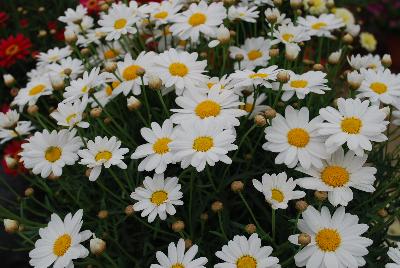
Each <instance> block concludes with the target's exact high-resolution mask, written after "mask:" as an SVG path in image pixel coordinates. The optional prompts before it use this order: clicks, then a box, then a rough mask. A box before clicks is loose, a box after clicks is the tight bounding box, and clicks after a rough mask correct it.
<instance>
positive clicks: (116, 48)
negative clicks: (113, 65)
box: [97, 41, 125, 61]
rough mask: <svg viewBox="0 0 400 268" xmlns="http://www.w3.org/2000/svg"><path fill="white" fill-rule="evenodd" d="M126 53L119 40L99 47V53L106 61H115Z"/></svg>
mask: <svg viewBox="0 0 400 268" xmlns="http://www.w3.org/2000/svg"><path fill="white" fill-rule="evenodd" d="M124 53H125V51H124V49H123V47H122V46H121V44H120V42H118V41H112V42H111V41H110V42H107V44H106V45H103V44H102V45H100V46H98V47H97V55H99V57H100V59H102V60H105V61H115V60H117V59H119V58H120V57H121V55H123V54H124Z"/></svg>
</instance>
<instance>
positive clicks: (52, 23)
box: [47, 20, 57, 30]
mask: <svg viewBox="0 0 400 268" xmlns="http://www.w3.org/2000/svg"><path fill="white" fill-rule="evenodd" d="M47 28H49V30H57V21H54V20H51V21H49V22H48V23H47Z"/></svg>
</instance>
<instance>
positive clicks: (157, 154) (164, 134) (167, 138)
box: [131, 119, 174, 174]
mask: <svg viewBox="0 0 400 268" xmlns="http://www.w3.org/2000/svg"><path fill="white" fill-rule="evenodd" d="M140 133H141V134H142V137H143V138H144V139H145V140H146V141H147V142H148V143H146V144H143V145H140V146H138V147H137V148H136V150H135V152H134V153H133V154H132V155H131V158H132V159H139V158H143V157H145V158H144V159H143V161H142V162H140V164H139V166H138V171H144V170H146V171H151V170H154V171H155V172H156V173H157V174H160V173H163V172H164V171H165V170H166V169H167V165H168V164H171V163H172V160H173V154H172V152H171V150H170V148H169V144H170V142H172V141H173V140H174V127H173V125H172V122H171V120H169V119H167V120H165V121H164V122H163V124H162V126H160V125H159V124H157V123H155V122H152V123H151V129H150V128H147V127H144V128H142V129H141V130H140Z"/></svg>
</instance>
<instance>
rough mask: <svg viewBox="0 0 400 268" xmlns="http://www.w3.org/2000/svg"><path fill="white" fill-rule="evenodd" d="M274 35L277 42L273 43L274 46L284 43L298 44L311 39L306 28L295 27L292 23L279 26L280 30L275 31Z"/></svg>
mask: <svg viewBox="0 0 400 268" xmlns="http://www.w3.org/2000/svg"><path fill="white" fill-rule="evenodd" d="M273 35H274V37H275V40H274V41H272V42H273V43H274V44H278V43H283V44H285V45H287V44H293V43H295V44H298V43H301V42H304V41H308V40H310V38H311V37H310V35H309V34H308V32H307V31H306V29H305V28H304V27H302V26H294V25H293V24H291V23H290V24H287V25H281V26H279V27H278V29H276V30H274V33H273Z"/></svg>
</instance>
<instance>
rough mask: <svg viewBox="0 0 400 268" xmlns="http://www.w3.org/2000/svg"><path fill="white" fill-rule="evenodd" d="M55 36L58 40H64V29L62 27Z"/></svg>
mask: <svg viewBox="0 0 400 268" xmlns="http://www.w3.org/2000/svg"><path fill="white" fill-rule="evenodd" d="M54 38H55V39H56V40H58V41H64V39H65V38H64V29H62V30H58V31H57V32H56V33H55V35H54Z"/></svg>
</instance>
